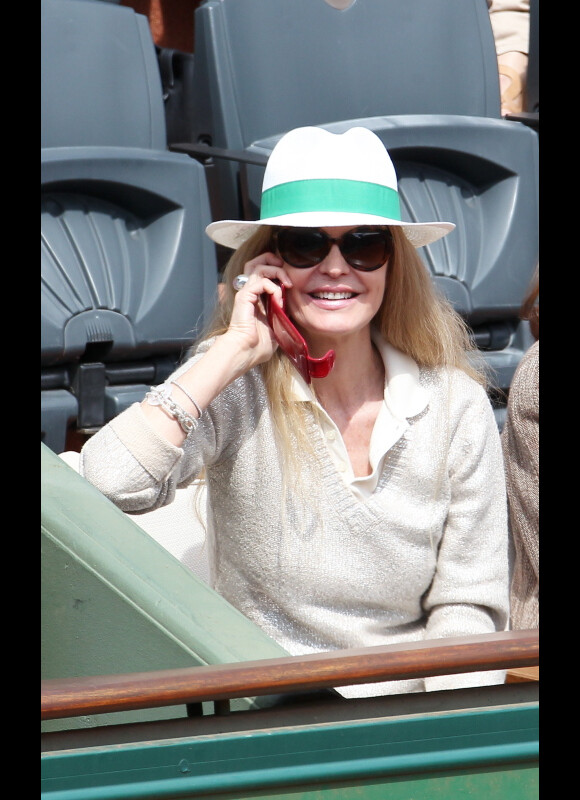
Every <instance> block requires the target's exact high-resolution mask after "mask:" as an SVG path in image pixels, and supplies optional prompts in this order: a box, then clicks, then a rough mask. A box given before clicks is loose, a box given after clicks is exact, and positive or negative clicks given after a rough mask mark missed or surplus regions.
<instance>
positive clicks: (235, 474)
mask: <svg viewBox="0 0 580 800" xmlns="http://www.w3.org/2000/svg"><path fill="white" fill-rule="evenodd" d="M454 227H455V226H454V225H453V224H452V223H447V222H427V223H403V222H401V217H400V211H399V199H398V191H397V181H396V175H395V170H394V167H393V164H392V162H391V159H390V157H389V155H388V153H387V151H386V150H385V148H384V146H383V144H382V143H381V141H380V140H379V139H378V137H377V136H375V134H374V133H372V132H371V131H369V130H367V129H365V128H353V129H351V130H349V131H347V132H346V133H344V134H339V135H336V134H331V133H328V132H327V131H324V130H322V129H318V128H313V127H307V128H299V129H296V130H294V131H291V132H289V133H288V134H286V135H285V136H284V137H282V139H281V140H280V141H279V142H278V144H277V145H276V147H275V148H274V150H273V152H272V154H271V156H270V158H269V161H268V165H267V167H266V172H265V175H264V182H263V190H262V206H261V219H260V220H257V221H255V222H250V221H245V222H242V221H235V220H224V221H220V222H213V223H211V224H210V225H209V226H208V229H207V231H208V234H209V235H210V237H211V238H212V239H213V240H214V241H216V242H218V243H220V244H223V245H227V246H229V247H231V248H233V249H234V251H235V252H234V254H233V256H232V258H231V260H230V261H229V263H228V265H227V267H226V270H225V276H224V278H225V282H226V292H225V297H224V300H223V303H222V304H221V306H220V308H218V310H217V317H216V321H215V323H214V324H213V325H212V326H211V329H210V331H209V332H208V334H207V336H206V337H205V338H204V341H203V342H202V343H200V345H199V346H198V347H197V349H196V352H195V353H194V355H193V356H191V358H189V360H187V361H186V363H185V364H183V365H182V366H181V367H180V368H179V369H178V370H177V371H176V372H175V374H174V375H173V376H172V378H171V379H170V381H168V383H167V384H165V385H164V386H163V387H161V388H159V387H155V388H154V389H153V390H152V391H151V392H150V393H149V395H148V397H147V398H146V399H145V400H144V401H143V402H142V403H140V404H135V405H134V406H132V407H131V408H129V409H127V410H126V411H125V412H123V413H122V414H120V415H118V416H117V417H116V418H115V419H113V420H112V421H111V422H110V423H109V424H108V425H107V426H106V427H105V428H103V429H102V430H101V431H99V432H98V433H97V434H96V435H95V436H94V437H93V438H92V439H91V440H89V441H88V442H87V444H86V445H85V447H84V448H83V451H82V454H81V471H82V473H83V474H84V475H85V476H86V477H87V479H88V480H90V481H91V482H92V483H94V484H95V485H96V486H97V487H98V488H99V489H100V490H101V491H102V492H104V494H106V495H107V496H108V497H110V498H111V499H112V500H113V501H114V502H115V503H117V504H118V505H119V506H120V507H121V508H122V509H124V510H125V511H129V512H133V513H135V512H138V511H145V510H150V509H152V508H155V507H157V506H160V505H163V504H165V503H168V502H171V500H172V497H173V496H174V493H175V489H176V487H177V486H181V485H185V484H187V483H189V482H191V481H192V480H194V479H195V478H196V476H198V475H199V473H200V472H201V471H202V470H204V471H205V477H206V482H207V491H208V499H209V502H208V543H209V547H210V559H211V575H212V584H213V586H214V587H215V589H216V590H217V591H218V592H219V593H220V594H222V595H223V596H224V597H225V598H226V599H227V600H228V601H229V602H230V603H232V604H233V605H234V606H236V607H237V608H238V609H239V610H240V611H242V612H243V613H244V614H246V615H247V616H248V617H249V618H250V619H252V620H253V621H254V622H256V624H258V625H259V626H261V627H262V628H263V629H264V630H265V631H266V632H267V633H268V634H269V635H270V636H272V637H273V638H274V639H275V640H277V641H278V642H279V643H280V644H281V645H282V646H283V647H285V648H286V649H287V650H288V651H289V652H290V653H291V654H293V655H297V654H304V653H311V652H316V651H324V650H332V649H335V648H357V647H368V646H371V645H380V644H388V643H391V642H403V641H417V640H422V639H436V638H440V637H448V636H460V635H471V634H476V633H488V632H491V631H496V630H503V629H505V627H506V622H507V614H508V570H507V519H506V516H507V515H506V497H505V483H504V477H503V466H502V455H501V446H500V440H499V433H498V430H497V426H496V423H495V419H494V415H493V412H492V409H491V406H490V403H489V401H488V398H487V395H486V392H485V389H484V386H483V383H484V379H483V377H482V376H481V375H480V374H479V373H478V372H477V371H476V370H475V369H474V367H473V366H472V364H471V361H470V360H469V353H468V351H469V349H470V344H469V337H468V336H467V333H466V330H465V327H464V325H463V323H462V321H461V319H460V318H459V317H458V316H457V315H456V314H455V313H454V312H453V310H452V309H451V307H450V306H449V305H448V303H447V302H446V301H444V300H443V299H442V298H440V297H439V296H438V295H437V294H436V293H435V292H434V289H433V285H432V281H431V279H430V277H429V275H428V273H427V270H426V269H425V267H424V265H423V262H422V261H421V259H420V258H419V256H418V255H417V253H416V250H415V248H416V247H419V246H421V245H424V244H427V243H429V242H433V241H435V240H436V239H438V238H440V237H441V236H444V235H446V234H447V233H449V232H450V231H451V230H453V228H454ZM240 275H242V276H243V279H240ZM246 279H247V280H246ZM233 281H235V285H236V287H237V288H238V289H239V291H237V293H236V292H234V290H233V283H232V282H233ZM282 287H284V289H282ZM283 291H284V292H285V308H286V311H287V312H288V314H289V316H290V317H291V318H292V320H293V323H294V324H295V326H296V327H297V329H298V330H299V332H300V333H301V335H302V336H303V337H304V339H305V341H306V344H307V347H308V350H309V354H310V356H311V357H313V358H322V357H323V356H324V355H325V354H327V352H328V351H329V350H333V351H334V354H335V361H334V366H333V367H332V369H331V370H330V372H329V374H328V375H327V376H326V377H320V378H312V380H311V382H310V383H309V382H308V377H309V376H308V375H306V378H307V380H305V379H304V378H303V377H302V376H301V375H300V374H299V372H298V371H297V370H296V369H295V368H294V366H293V363H292V361H291V360H290V359H289V358H288V357H287V356H286V355H285V354H284V352H282V350H281V348H280V347H278V345H277V342H276V340H275V338H274V336H273V332H272V329H271V328H270V327H269V325H268V323H267V318H266V316H265V307H264V297H266V296H268V295H269V296H271V297H272V298H273V299H274V301H277V302H278V303H281V302H282V292H283ZM502 681H503V673H502V672H494V673H491V672H490V673H478V674H472V675H469V674H468V675H463V676H461V677H459V676H447V677H440V678H429V679H426V680H425V681H422V680H408V681H396V682H386V683H381V684H378V685H372V686H359V687H346V688H342V689H340V692H341V694H343V695H345V696H347V697H350V696H364V695H373V694H389V693H396V692H403V691H422V690H424V689H425V688H427V689H434V688H440V687H452V686H458V685H472V684H473V685H481V684H484V683H498V682H502Z"/></svg>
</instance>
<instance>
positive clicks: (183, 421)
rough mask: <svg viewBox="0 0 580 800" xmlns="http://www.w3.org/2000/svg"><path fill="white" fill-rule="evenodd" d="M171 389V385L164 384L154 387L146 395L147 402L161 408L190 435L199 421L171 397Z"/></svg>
mask: <svg viewBox="0 0 580 800" xmlns="http://www.w3.org/2000/svg"><path fill="white" fill-rule="evenodd" d="M170 392H171V387H170V386H169V384H165V383H164V384H162V385H161V386H152V387H151V391H150V392H147V394H146V395H145V400H146V401H147V402H148V403H149V405H151V406H160V407H161V408H163V409H164V410H165V411H167V413H168V414H169V415H170V416H171V417H173V418H174V419H175V420H177V422H178V423H179V425H180V426H181V429H182V431H184V433H186V434H189V433H191V431H194V430H195V429H196V428H197V420H196V418H195V417H194V416H192V415H191V414H188V413H187V411H185V409H183V408H181V406H179V405H177V403H176V402H175V401H174V400H172V399H171V397H170Z"/></svg>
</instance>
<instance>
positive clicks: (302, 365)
mask: <svg viewBox="0 0 580 800" xmlns="http://www.w3.org/2000/svg"><path fill="white" fill-rule="evenodd" d="M280 288H281V289H282V306H280V305H279V304H278V303H277V302H276V300H275V299H274V298H273V297H272V295H271V294H268V293H267V292H264V294H263V295H262V299H263V301H264V305H265V307H266V315H267V318H268V324H269V325H270V327H271V328H272V331H273V333H274V338H275V339H276V341H277V342H278V344H279V345H280V347H281V348H282V350H283V351H284V352H285V353H286V355H287V356H288V358H289V359H290V360H291V361H292V363H293V364H294V366H295V367H296V369H297V370H298V372H299V373H300V374H301V375H302V377H303V378H304V380H305V381H306V383H310V382H311V380H312V378H326V376H327V375H328V373H329V372H330V370H331V369H332V367H333V366H334V350H329V351H328V353H327V354H326V355H325V356H322V358H312V356H310V355H308V345H307V344H306V341H305V339H304V337H303V336H302V334H301V333H300V331H299V330H298V329H297V328H296V326H295V325H294V323H293V322H292V320H291V319H290V318H289V317H288V315H287V314H286V313H285V311H284V308H283V305H284V297H285V293H286V289H285V287H284V286H283V285H282V284H281V285H280Z"/></svg>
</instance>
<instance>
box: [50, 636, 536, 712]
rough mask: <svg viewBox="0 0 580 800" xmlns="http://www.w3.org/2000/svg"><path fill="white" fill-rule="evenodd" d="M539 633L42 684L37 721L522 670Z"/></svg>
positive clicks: (531, 659) (532, 655)
mask: <svg viewBox="0 0 580 800" xmlns="http://www.w3.org/2000/svg"><path fill="white" fill-rule="evenodd" d="M538 663H539V631H538V630H526V631H502V632H498V633H493V634H483V635H478V636H464V637H457V638H449V639H437V640H430V641H421V642H405V643H403V644H393V645H385V646H382V647H368V648H361V649H356V650H335V651H332V652H328V653H313V654H311V655H306V656H288V657H284V658H273V659H264V660H260V661H243V662H239V663H235V664H217V665H214V666H206V667H187V668H183V669H168V670H157V671H154V672H135V673H129V674H123V675H99V676H96V677H88V678H68V679H60V678H58V679H52V680H45V681H42V702H41V719H43V720H48V719H62V718H65V717H75V716H79V715H81V714H103V713H106V712H111V711H132V710H136V709H142V708H159V707H162V706H172V705H179V704H181V703H199V702H203V701H207V700H224V699H231V698H235V697H253V696H259V695H269V694H278V693H281V692H296V691H311V690H314V689H327V688H330V687H335V686H348V685H351V684H361V683H373V682H377V681H389V680H405V679H408V678H424V677H428V676H433V675H450V674H454V673H462V672H477V671H480V670H481V671H486V670H497V669H507V668H509V667H528V666H533V665H536V664H538Z"/></svg>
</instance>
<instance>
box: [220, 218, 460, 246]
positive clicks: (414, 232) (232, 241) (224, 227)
mask: <svg viewBox="0 0 580 800" xmlns="http://www.w3.org/2000/svg"><path fill="white" fill-rule="evenodd" d="M264 225H284V226H287V227H294V228H331V227H342V226H345V225H388V226H389V227H394V226H396V227H399V228H402V230H403V233H404V234H405V236H406V237H407V239H408V240H409V241H410V242H411V244H412V245H413V246H414V247H423V246H424V245H426V244H431V243H432V242H436V241H437V240H438V239H441V238H442V237H443V236H446V235H447V234H448V233H450V232H451V231H452V230H454V228H455V224H454V223H453V222H401V220H397V219H386V218H385V217H377V216H371V215H369V214H352V213H343V212H338V211H337V212H328V211H322V212H313V211H309V212H306V213H302V214H286V215H284V216H279V217H271V218H270V219H260V220H256V221H243V220H235V219H224V220H220V221H219V222H211V223H210V224H209V225H208V226H207V228H206V229H205V231H206V233H207V235H208V236H209V237H210V239H212V240H213V241H214V242H216V243H217V244H221V245H223V246H224V247H229V248H231V249H232V250H237V249H238V247H240V246H241V245H242V244H243V243H244V242H245V241H246V240H247V239H249V238H250V236H251V235H252V234H253V233H255V232H256V231H257V230H259V228H261V227H262V226H264Z"/></svg>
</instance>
